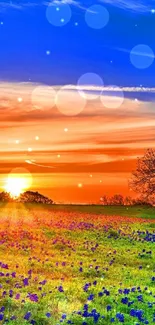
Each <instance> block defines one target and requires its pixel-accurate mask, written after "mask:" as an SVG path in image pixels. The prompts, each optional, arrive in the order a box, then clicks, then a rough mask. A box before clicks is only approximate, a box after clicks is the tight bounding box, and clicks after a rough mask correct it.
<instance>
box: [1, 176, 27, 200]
mask: <svg viewBox="0 0 155 325" xmlns="http://www.w3.org/2000/svg"><path fill="white" fill-rule="evenodd" d="M27 187H28V183H27V180H26V178H24V177H17V176H14V177H13V176H11V177H8V179H7V182H6V186H5V190H6V192H8V193H10V194H11V196H13V197H17V196H19V195H20V194H21V193H22V192H23V191H24V190H25V189H26V188H27Z"/></svg>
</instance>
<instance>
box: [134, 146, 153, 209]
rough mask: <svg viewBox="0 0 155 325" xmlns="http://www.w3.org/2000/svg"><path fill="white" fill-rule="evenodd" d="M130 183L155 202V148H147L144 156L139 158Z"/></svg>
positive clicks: (137, 190)
mask: <svg viewBox="0 0 155 325" xmlns="http://www.w3.org/2000/svg"><path fill="white" fill-rule="evenodd" d="M129 185H130V187H131V188H132V189H133V190H134V191H135V192H138V193H139V194H141V195H142V197H143V198H145V199H147V200H148V202H152V203H153V204H154V203H155V149H147V151H146V153H145V154H144V156H143V157H142V158H138V161H137V168H136V170H135V171H134V172H133V173H132V178H131V180H130V181H129Z"/></svg>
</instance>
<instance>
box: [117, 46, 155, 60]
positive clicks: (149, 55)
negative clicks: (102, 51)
mask: <svg viewBox="0 0 155 325" xmlns="http://www.w3.org/2000/svg"><path fill="white" fill-rule="evenodd" d="M111 49H113V50H116V51H119V52H124V53H131V50H129V49H125V48H121V47H111ZM132 54H134V55H139V56H144V57H148V58H152V59H154V58H155V55H154V53H153V51H152V53H151V52H150V53H148V52H145V51H143V52H141V51H138V50H134V49H133V50H132Z"/></svg>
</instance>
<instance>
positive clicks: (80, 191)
mask: <svg viewBox="0 0 155 325" xmlns="http://www.w3.org/2000/svg"><path fill="white" fill-rule="evenodd" d="M56 91H57V87H54V89H51V88H50V87H43V86H37V85H34V84H23V83H22V84H17V83H14V84H9V83H1V84H0V100H1V106H0V107H1V108H0V114H1V118H0V173H1V178H0V188H1V189H3V186H4V182H5V180H6V177H7V175H8V173H10V172H11V170H12V169H13V168H16V167H24V168H26V169H28V170H29V171H30V172H31V173H32V178H33V183H32V189H33V190H34V189H35V190H38V191H40V192H41V193H43V194H45V195H48V196H50V197H51V198H52V199H54V200H55V201H56V202H96V201H99V199H100V197H101V195H103V194H108V195H110V194H114V193H123V194H131V192H130V191H129V189H128V179H129V177H130V174H131V171H132V170H133V169H135V164H136V158H137V156H140V155H142V154H143V152H144V149H146V148H148V147H155V141H154V139H155V118H154V117H155V113H154V112H155V111H154V107H153V104H151V103H147V102H145V103H142V102H137V101H134V100H131V99H124V101H123V103H122V105H121V106H119V107H117V108H116V107H114V106H115V103H114V102H113V103H112V105H109V107H107V104H106V105H105V106H104V105H103V104H104V98H101V99H102V100H100V99H99V98H97V99H94V100H91V98H89V97H91V95H90V94H87V95H86V96H84V97H83V96H81V94H80V93H79V92H77V91H76V92H75V91H72V90H71V89H67V90H66V91H64V90H62V91H59V92H58V93H56ZM128 91H130V89H128ZM107 101H108V102H109V103H110V101H111V99H110V98H108V97H107V98H106V103H107ZM55 104H56V105H55ZM111 106H112V107H111ZM78 113H79V114H78ZM73 114H74V115H73ZM77 114H78V115H77ZM36 136H38V137H39V139H38V140H36ZM28 148H31V149H32V151H28ZM31 149H29V150H31ZM79 183H80V184H82V185H83V186H82V187H80V188H79V187H78V184H79Z"/></svg>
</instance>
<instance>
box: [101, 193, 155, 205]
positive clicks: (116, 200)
mask: <svg viewBox="0 0 155 325" xmlns="http://www.w3.org/2000/svg"><path fill="white" fill-rule="evenodd" d="M100 202H101V203H102V204H103V205H148V206H153V205H154V204H153V202H151V201H149V200H147V199H146V198H142V197H138V198H132V197H131V196H123V195H121V194H115V195H113V196H107V195H103V196H102V197H101V198H100Z"/></svg>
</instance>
